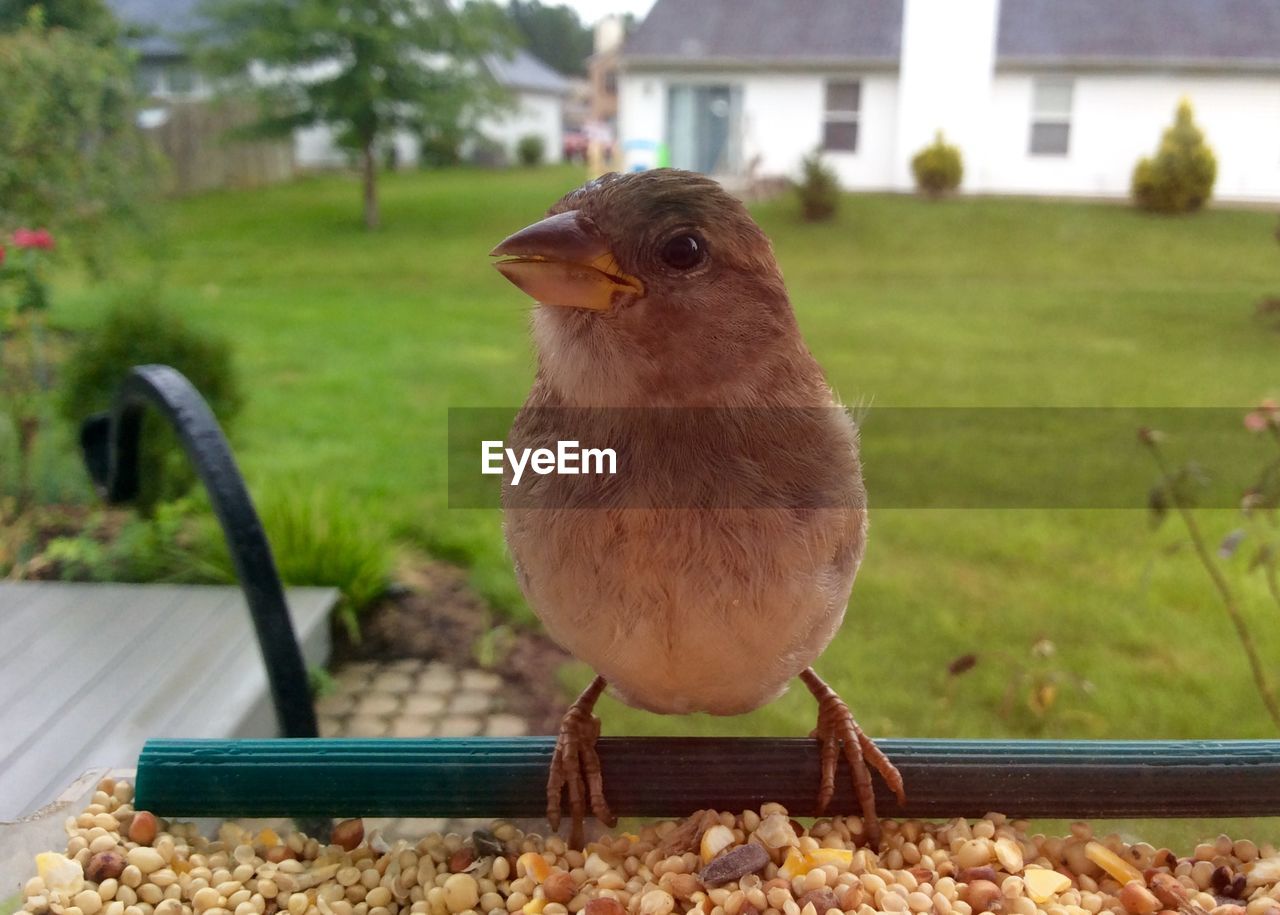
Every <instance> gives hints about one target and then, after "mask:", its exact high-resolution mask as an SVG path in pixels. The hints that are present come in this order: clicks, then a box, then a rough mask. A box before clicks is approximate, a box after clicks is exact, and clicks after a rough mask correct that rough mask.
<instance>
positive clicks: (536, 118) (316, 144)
mask: <svg viewBox="0 0 1280 915" xmlns="http://www.w3.org/2000/svg"><path fill="white" fill-rule="evenodd" d="M560 109H561V103H560V97H559V96H557V95H548V94H545V93H540V92H518V93H516V108H515V110H514V111H509V112H505V113H503V114H502V115H499V116H495V117H490V118H482V119H481V120H480V121H479V123H478V124H477V125H476V126H477V129H478V130H479V131H480V132H481V133H482V134H484V135H485V136H487V137H490V138H491V139H494V140H497V141H498V142H499V143H501V144H502V145H503V147H505V148H506V150H507V156H508V158H510V160H511V161H512V162H515V161H516V144H517V143H518V142H519V141H520V138H521V137H523V136H525V135H526V134H530V133H535V134H537V135H538V136H540V137H542V139H543V142H544V143H545V144H546V155H545V158H544V161H547V162H559V161H561V159H562V158H563V156H564V134H563V126H562V124H561V112H560ZM336 136H337V135H336V133H335V132H334V130H333V128H331V127H326V126H323V125H320V126H316V127H304V128H301V129H299V130H296V131H294V135H293V154H294V161H295V162H297V163H298V166H299V167H300V168H304V169H325V168H341V167H343V166H345V165H348V164H350V162H351V154H350V153H349V152H348V151H347V150H345V149H343V148H342V147H341V146H339V145H338V142H337V139H336ZM393 142H394V143H395V145H396V159H397V161H398V162H399V163H400V164H401V165H406V166H411V165H416V164H417V162H418V154H419V151H420V147H421V144H420V143H419V141H418V138H417V137H416V136H414V135H413V134H411V133H408V132H407V131H400V132H399V133H397V134H396V135H395V137H394V140H393Z"/></svg>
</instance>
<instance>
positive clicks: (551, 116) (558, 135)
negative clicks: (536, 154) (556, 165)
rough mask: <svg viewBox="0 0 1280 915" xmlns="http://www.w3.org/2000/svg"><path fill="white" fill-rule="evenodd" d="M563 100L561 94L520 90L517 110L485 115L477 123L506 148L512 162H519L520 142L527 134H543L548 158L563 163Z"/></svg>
mask: <svg viewBox="0 0 1280 915" xmlns="http://www.w3.org/2000/svg"><path fill="white" fill-rule="evenodd" d="M562 101H563V100H562V99H561V97H560V96H558V95H551V94H547V93H541V92H518V93H516V108H515V110H514V111H511V112H507V113H504V114H502V115H501V116H498V117H492V118H484V119H482V120H481V121H480V123H479V124H478V125H477V126H478V128H479V130H480V132H481V133H483V134H484V135H485V136H487V137H489V138H491V139H494V140H497V141H498V142H499V143H501V144H502V145H503V146H504V147H505V148H506V150H507V155H508V156H509V157H510V159H511V161H512V162H514V161H516V144H517V143H519V142H520V138H521V137H523V136H525V135H527V134H537V135H538V136H540V137H542V141H543V144H544V146H545V149H546V153H545V158H544V161H546V162H560V161H561V160H562V159H563V158H564V124H563V113H562V109H563V104H562Z"/></svg>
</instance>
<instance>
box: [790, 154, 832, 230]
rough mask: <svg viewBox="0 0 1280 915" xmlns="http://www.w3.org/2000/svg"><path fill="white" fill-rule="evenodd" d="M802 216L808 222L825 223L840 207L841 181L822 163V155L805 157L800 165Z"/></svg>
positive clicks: (799, 189) (797, 188)
mask: <svg viewBox="0 0 1280 915" xmlns="http://www.w3.org/2000/svg"><path fill="white" fill-rule="evenodd" d="M796 193H797V194H798V195H799V197H800V215H801V216H803V217H804V220H805V221H806V222H825V221H827V220H828V219H831V218H833V217H834V216H835V215H836V209H837V208H838V207H839V205H840V180H839V179H838V178H837V177H836V173H835V169H833V168H831V166H829V165H827V164H826V163H825V162H823V161H822V153H820V152H815V153H813V154H812V155H808V156H805V158H804V161H803V162H802V163H801V165H800V182H799V183H798V184H797V185H796Z"/></svg>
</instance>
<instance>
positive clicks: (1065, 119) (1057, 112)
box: [1027, 76, 1076, 159]
mask: <svg viewBox="0 0 1280 915" xmlns="http://www.w3.org/2000/svg"><path fill="white" fill-rule="evenodd" d="M1051 87H1052V88H1057V89H1061V88H1065V89H1066V96H1067V103H1066V106H1065V108H1064V107H1054V106H1046V104H1045V100H1044V98H1043V97H1042V94H1041V93H1042V92H1043V91H1044V90H1045V89H1048V88H1051ZM1075 89H1076V87H1075V80H1073V79H1072V78H1071V77H1069V76H1043V77H1036V78H1035V79H1034V80H1033V81H1032V83H1031V128H1030V130H1029V132H1028V136H1027V155H1029V156H1033V157H1036V158H1057V159H1061V158H1065V157H1066V156H1069V155H1071V122H1072V112H1073V111H1074V109H1075V100H1076V91H1075ZM1037 127H1060V128H1063V132H1064V135H1065V137H1066V142H1065V143H1064V144H1063V147H1062V148H1061V149H1058V148H1057V147H1054V148H1051V149H1044V148H1039V149H1038V148H1037V144H1036V128H1037Z"/></svg>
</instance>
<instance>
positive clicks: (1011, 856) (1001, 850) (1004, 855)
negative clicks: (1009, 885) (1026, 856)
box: [996, 837, 1024, 874]
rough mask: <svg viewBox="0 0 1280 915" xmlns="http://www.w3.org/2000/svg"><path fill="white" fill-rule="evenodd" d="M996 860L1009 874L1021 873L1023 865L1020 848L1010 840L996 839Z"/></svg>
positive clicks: (1004, 838)
mask: <svg viewBox="0 0 1280 915" xmlns="http://www.w3.org/2000/svg"><path fill="white" fill-rule="evenodd" d="M996 860H998V861H999V862H1000V866H1001V867H1002V868H1004V869H1005V870H1006V871H1008V872H1009V873H1010V874H1017V873H1021V871H1022V867H1023V864H1024V861H1023V856H1022V848H1021V846H1019V845H1018V843H1017V842H1015V841H1013V839H1010V838H1006V837H1001V838H999V839H996Z"/></svg>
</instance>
